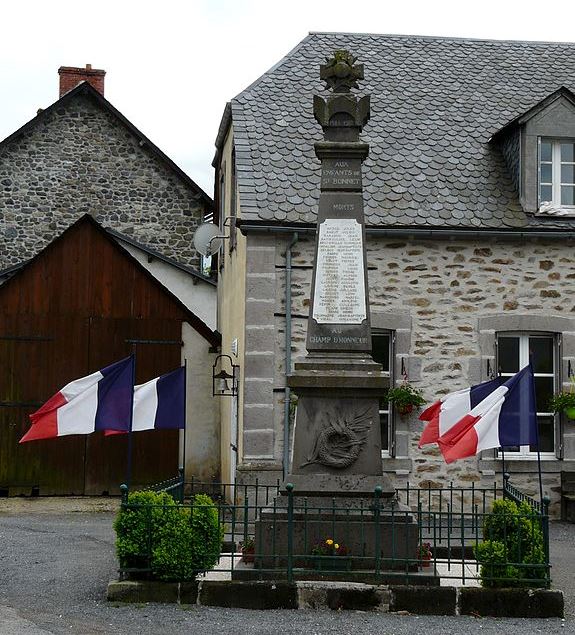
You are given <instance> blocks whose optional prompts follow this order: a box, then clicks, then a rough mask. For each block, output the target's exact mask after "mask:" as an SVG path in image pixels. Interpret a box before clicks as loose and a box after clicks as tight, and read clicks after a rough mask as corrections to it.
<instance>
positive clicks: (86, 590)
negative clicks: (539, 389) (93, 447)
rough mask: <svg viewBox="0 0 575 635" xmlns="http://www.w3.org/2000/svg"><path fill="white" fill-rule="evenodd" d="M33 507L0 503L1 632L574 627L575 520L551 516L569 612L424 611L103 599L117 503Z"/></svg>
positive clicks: (141, 634)
mask: <svg viewBox="0 0 575 635" xmlns="http://www.w3.org/2000/svg"><path fill="white" fill-rule="evenodd" d="M37 509H38V508H36V509H28V510H27V511H25V512H22V510H20V509H18V513H13V512H14V510H11V511H10V512H8V513H7V512H4V513H0V540H1V544H2V558H1V566H0V633H1V635H12V634H18V635H46V634H47V633H79V634H85V635H92V634H93V635H97V634H100V633H106V634H108V633H110V634H112V633H138V635H148V634H154V635H156V634H164V633H165V634H170V633H181V632H186V633H192V634H193V633H202V635H211V634H212V633H214V634H216V633H254V634H260V633H261V634H264V633H294V634H295V633H298V635H299V634H300V633H301V632H302V631H303V632H305V633H306V635H314V634H327V633H346V632H353V633H354V635H363V634H368V633H369V634H371V633H376V632H377V633H385V634H386V635H391V634H397V635H402V634H404V633H405V634H409V635H417V634H418V633H425V634H429V635H433V634H435V633H437V634H438V635H439V634H440V633H441V635H448V634H451V633H453V634H458V635H459V634H460V633H462V632H466V633H494V634H495V633H497V634H498V635H501V634H506V633H516V632H517V633H522V634H523V633H525V634H530V633H557V632H563V633H566V632H568V633H575V580H574V577H573V571H574V570H575V525H567V524H564V523H554V524H553V525H552V561H553V563H554V569H553V577H554V581H555V586H557V587H559V588H563V589H564V591H565V596H566V613H567V618H566V620H559V619H549V620H518V619H507V620H496V619H491V618H482V619H475V618H471V617H456V618H455V617H454V618H444V617H423V616H421V617H419V616H411V615H386V614H374V613H362V612H356V611H354V612H333V611H248V610H239V609H238V610H233V609H219V608H206V607H196V606H174V605H168V606H162V605H156V604H147V605H127V606H117V605H111V604H109V603H107V602H106V599H105V592H106V585H107V583H108V581H109V580H110V579H112V578H114V577H115V575H116V561H115V556H114V535H113V531H112V528H111V524H112V520H113V513H111V512H110V511H99V512H71V511H69V510H68V509H63V510H61V511H60V512H57V511H55V510H54V509H53V508H48V513H38V511H37Z"/></svg>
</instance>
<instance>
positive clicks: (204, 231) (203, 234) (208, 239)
mask: <svg viewBox="0 0 575 635" xmlns="http://www.w3.org/2000/svg"><path fill="white" fill-rule="evenodd" d="M223 238H224V236H222V232H221V230H220V228H219V227H218V226H217V225H214V223H204V224H203V225H200V226H199V227H198V229H196V233H195V234H194V247H195V248H196V250H197V251H198V252H199V253H201V254H202V256H211V255H212V254H214V253H215V252H216V251H218V249H219V248H220V247H221V246H222V239H223Z"/></svg>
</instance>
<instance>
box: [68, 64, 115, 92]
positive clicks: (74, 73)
mask: <svg viewBox="0 0 575 635" xmlns="http://www.w3.org/2000/svg"><path fill="white" fill-rule="evenodd" d="M105 74H106V71H102V70H100V69H97V68H92V64H86V68H75V67H73V66H60V68H59V69H58V75H60V97H62V95H64V94H65V93H67V92H69V91H70V90H72V88H76V86H77V85H78V84H79V83H80V82H88V83H89V84H90V85H91V86H93V87H94V88H95V89H96V90H97V91H98V92H99V93H100V94H101V95H103V94H104V75H105Z"/></svg>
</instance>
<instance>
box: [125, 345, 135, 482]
mask: <svg viewBox="0 0 575 635" xmlns="http://www.w3.org/2000/svg"><path fill="white" fill-rule="evenodd" d="M131 357H132V399H131V401H130V427H129V428H128V463H127V466H126V485H127V486H128V493H129V492H130V484H131V482H132V424H133V422H134V387H135V385H136V354H135V352H134V349H133V348H132V355H131Z"/></svg>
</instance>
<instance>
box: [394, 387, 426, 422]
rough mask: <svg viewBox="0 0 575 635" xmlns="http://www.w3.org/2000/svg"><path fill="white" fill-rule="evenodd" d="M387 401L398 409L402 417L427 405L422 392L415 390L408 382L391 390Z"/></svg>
mask: <svg viewBox="0 0 575 635" xmlns="http://www.w3.org/2000/svg"><path fill="white" fill-rule="evenodd" d="M387 400H388V401H389V402H391V403H392V404H393V405H394V406H395V407H396V408H397V411H398V412H399V414H400V415H402V416H403V415H406V414H409V413H410V412H412V411H413V409H414V408H419V407H420V406H423V404H424V403H425V399H424V398H423V395H422V394H421V390H418V389H417V388H414V387H413V386H412V385H411V384H408V383H407V382H406V381H404V382H403V383H402V384H399V386H395V388H390V389H389V390H388V391H387Z"/></svg>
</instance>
